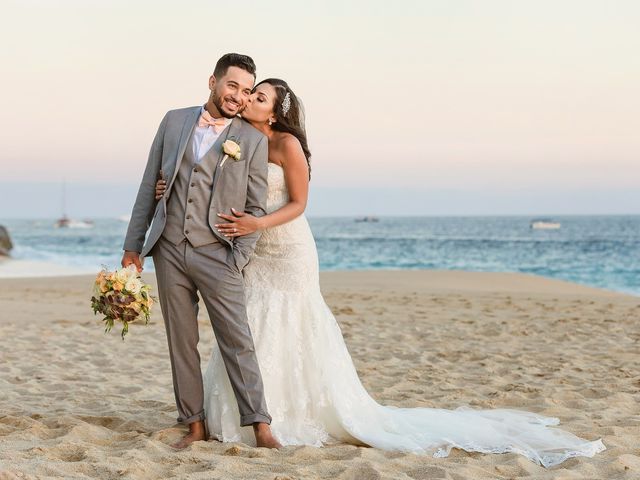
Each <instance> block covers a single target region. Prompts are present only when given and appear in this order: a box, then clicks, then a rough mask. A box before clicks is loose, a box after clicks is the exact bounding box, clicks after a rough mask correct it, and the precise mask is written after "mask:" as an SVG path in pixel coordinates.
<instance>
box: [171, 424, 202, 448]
mask: <svg viewBox="0 0 640 480" xmlns="http://www.w3.org/2000/svg"><path fill="white" fill-rule="evenodd" d="M200 440H207V431H206V428H205V425H204V422H202V421H200V422H193V423H190V424H189V433H188V434H186V435H185V436H184V437H182V439H181V440H180V441H179V442H177V443H174V444H173V445H171V446H172V447H173V448H175V449H176V450H182V449H185V448H187V447H188V446H189V445H191V444H192V443H193V442H198V441H200Z"/></svg>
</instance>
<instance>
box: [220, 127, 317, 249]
mask: <svg viewBox="0 0 640 480" xmlns="http://www.w3.org/2000/svg"><path fill="white" fill-rule="evenodd" d="M280 150H281V151H279V152H277V158H278V159H281V163H282V168H283V170H284V179H285V182H286V184H287V190H288V191H289V202H287V204H286V205H283V206H282V207H281V208H279V209H278V210H276V211H275V212H271V213H270V214H268V215H265V216H263V217H258V218H256V217H254V216H252V215H250V214H247V213H244V212H238V211H236V210H235V209H234V210H233V213H234V214H233V215H225V214H218V216H220V217H221V218H224V219H225V220H228V221H229V222H230V223H220V224H216V225H215V226H216V228H217V229H218V231H220V233H222V234H223V235H226V236H228V237H239V236H242V235H247V234H249V233H253V232H255V231H258V230H264V229H266V228H271V227H275V226H277V225H282V224H283V223H287V222H289V221H291V220H293V219H294V218H296V217H298V216H300V215H301V214H302V213H303V212H304V210H305V208H306V207H307V197H308V195H309V167H308V165H307V159H306V158H305V156H304V152H303V151H302V146H301V145H300V142H299V141H298V139H297V138H295V137H293V136H288V135H287V137H286V138H284V139H283V140H282V148H281V149H280ZM234 230H235V231H234Z"/></svg>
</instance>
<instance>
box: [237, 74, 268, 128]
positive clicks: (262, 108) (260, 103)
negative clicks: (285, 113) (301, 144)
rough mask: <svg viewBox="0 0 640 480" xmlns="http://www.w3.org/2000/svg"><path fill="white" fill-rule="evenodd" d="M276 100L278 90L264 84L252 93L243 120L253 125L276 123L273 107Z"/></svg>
mask: <svg viewBox="0 0 640 480" xmlns="http://www.w3.org/2000/svg"><path fill="white" fill-rule="evenodd" d="M275 100H276V89H275V88H274V87H273V85H270V84H268V83H262V84H260V85H258V86H257V87H256V88H255V89H254V90H253V93H251V96H250V97H249V100H248V101H247V106H246V107H245V109H244V110H243V111H242V118H244V119H245V120H248V121H250V122H252V123H269V120H271V121H272V122H275V121H276V116H275V115H274V113H273V106H274V104H275Z"/></svg>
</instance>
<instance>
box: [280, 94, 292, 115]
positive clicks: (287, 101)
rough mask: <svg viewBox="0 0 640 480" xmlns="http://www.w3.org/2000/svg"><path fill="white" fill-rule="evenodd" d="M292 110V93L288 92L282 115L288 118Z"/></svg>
mask: <svg viewBox="0 0 640 480" xmlns="http://www.w3.org/2000/svg"><path fill="white" fill-rule="evenodd" d="M290 108H291V93H290V92H287V94H286V95H285V96H284V100H282V115H284V116H285V117H286V116H287V113H288V112H289V109H290Z"/></svg>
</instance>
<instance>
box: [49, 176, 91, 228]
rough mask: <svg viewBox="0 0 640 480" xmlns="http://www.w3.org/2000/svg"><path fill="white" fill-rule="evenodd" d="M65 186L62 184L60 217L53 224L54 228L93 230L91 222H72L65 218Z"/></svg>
mask: <svg viewBox="0 0 640 480" xmlns="http://www.w3.org/2000/svg"><path fill="white" fill-rule="evenodd" d="M66 187H67V185H66V183H65V182H63V183H62V217H60V218H59V219H58V220H56V223H54V224H53V226H54V227H56V228H93V220H72V219H70V218H69V217H68V216H67V213H66V212H67V188H66Z"/></svg>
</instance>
